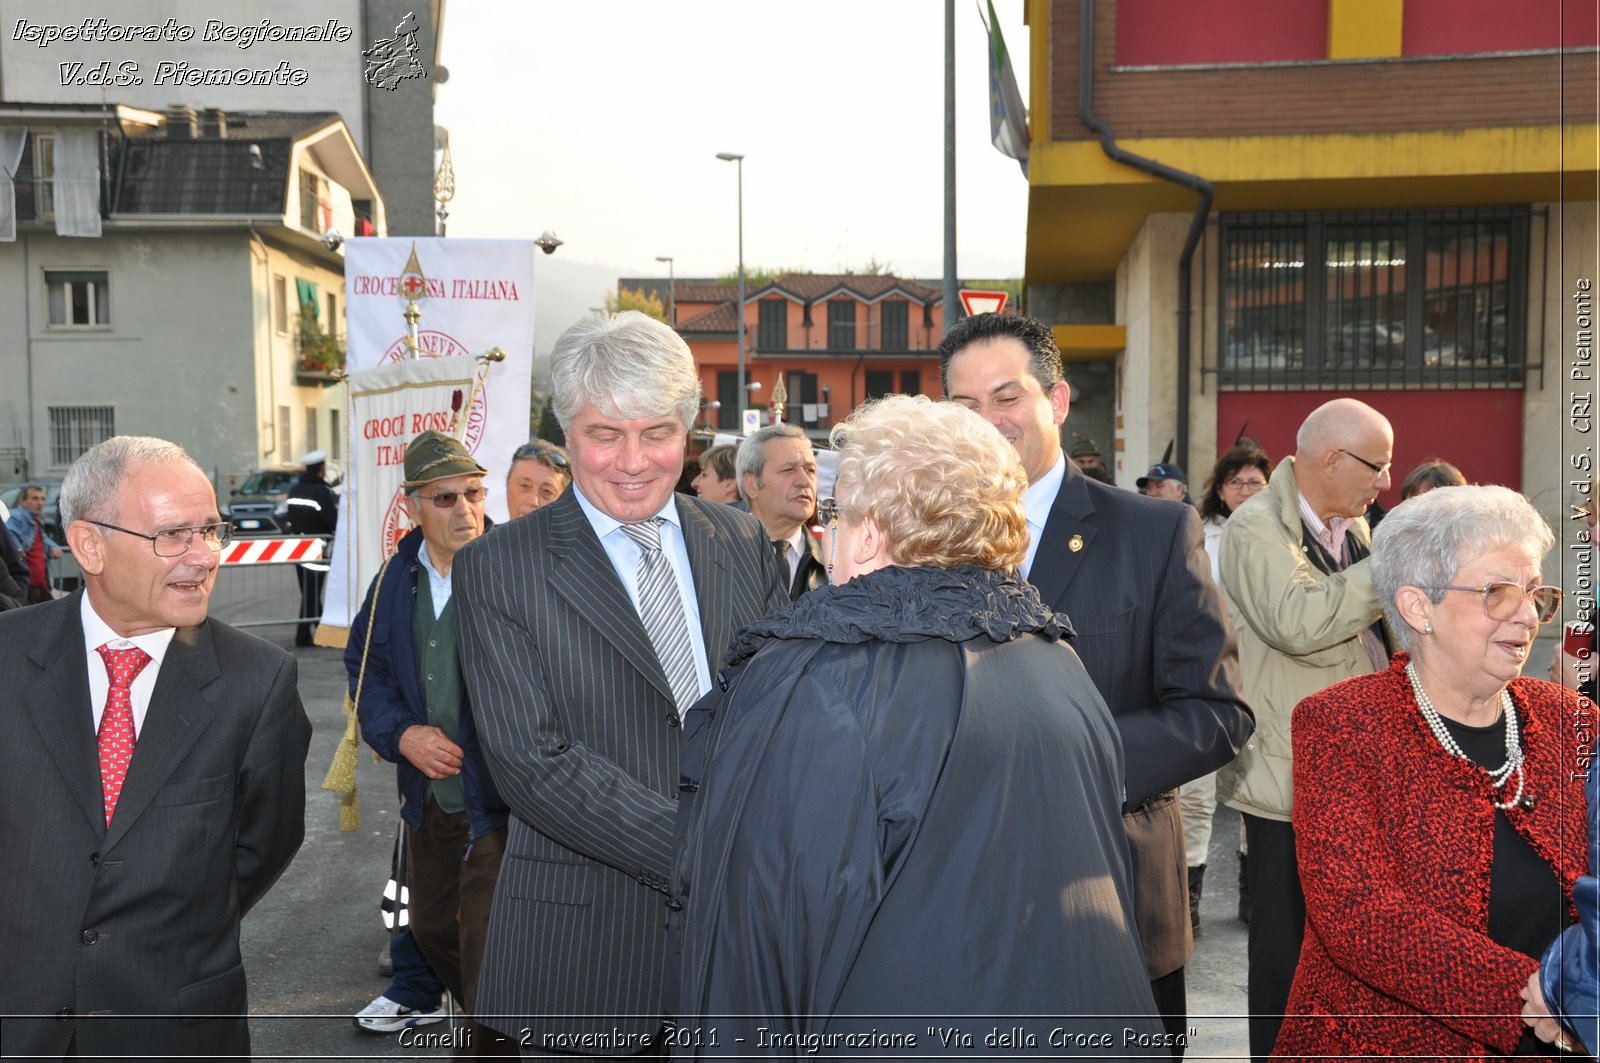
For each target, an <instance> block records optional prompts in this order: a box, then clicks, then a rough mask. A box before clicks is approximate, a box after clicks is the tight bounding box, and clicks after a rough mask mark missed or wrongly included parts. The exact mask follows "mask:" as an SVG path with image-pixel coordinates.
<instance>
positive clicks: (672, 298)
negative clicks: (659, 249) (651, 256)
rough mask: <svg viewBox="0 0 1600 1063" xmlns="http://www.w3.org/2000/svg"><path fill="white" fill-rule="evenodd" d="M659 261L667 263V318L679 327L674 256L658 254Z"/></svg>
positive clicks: (674, 326) (674, 325)
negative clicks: (673, 268) (673, 267)
mask: <svg viewBox="0 0 1600 1063" xmlns="http://www.w3.org/2000/svg"><path fill="white" fill-rule="evenodd" d="M656 261H657V262H665V263H666V264H667V320H668V321H669V322H671V324H672V327H673V328H677V327H678V282H677V281H676V280H675V279H674V277H673V272H672V256H671V255H657V256H656Z"/></svg>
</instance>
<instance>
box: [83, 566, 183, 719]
mask: <svg viewBox="0 0 1600 1063" xmlns="http://www.w3.org/2000/svg"><path fill="white" fill-rule="evenodd" d="M79 616H80V617H81V618H82V620H83V647H84V653H85V656H87V657H88V662H87V663H88V668H89V710H90V712H92V713H93V714H94V733H95V734H99V733H100V717H101V715H102V714H103V713H104V712H105V711H106V695H108V694H110V693H111V677H110V676H109V675H107V674H106V662H105V659H104V658H103V657H101V656H100V647H101V646H105V645H107V644H109V645H110V646H111V648H112V649H114V650H125V649H127V648H128V647H130V646H137V647H139V648H140V649H141V650H143V651H144V652H146V653H148V654H149V655H150V663H149V664H147V665H145V666H144V671H142V672H140V673H139V676H138V678H136V679H135V680H134V681H133V685H132V686H130V687H129V688H128V696H129V698H130V699H131V700H132V701H133V734H134V737H135V738H137V737H138V736H139V735H140V734H141V733H143V731H144V715H145V713H146V712H148V711H149V709H150V695H151V693H152V692H154V691H155V689H156V676H157V675H158V674H160V672H161V659H162V658H163V657H165V656H166V655H167V646H168V645H170V644H171V642H172V634H173V632H175V631H177V628H171V627H166V628H162V629H161V630H160V631H152V632H150V633H149V634H145V635H136V636H134V637H133V638H131V639H125V638H123V637H122V636H121V635H119V634H117V633H116V632H115V631H112V630H111V627H110V625H108V624H107V623H106V622H105V621H104V620H101V619H100V614H99V613H97V612H95V611H94V606H93V605H92V604H90V602H89V595H88V593H87V592H85V593H84V595H83V604H82V607H81V608H80V609H79Z"/></svg>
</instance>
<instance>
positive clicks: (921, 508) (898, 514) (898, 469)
mask: <svg viewBox="0 0 1600 1063" xmlns="http://www.w3.org/2000/svg"><path fill="white" fill-rule="evenodd" d="M829 441H830V442H831V443H832V444H833V446H834V447H835V449H837V450H838V451H839V476H838V480H837V481H836V483H835V487H834V495H835V499H836V501H837V502H838V505H839V510H840V512H841V513H842V514H844V515H846V516H849V517H852V518H855V519H860V518H862V517H871V518H872V520H873V522H874V523H876V524H877V525H878V527H879V528H880V529H881V530H882V531H883V534H884V538H885V539H886V541H887V543H888V548H889V556H890V557H891V558H892V559H893V561H894V563H895V564H897V565H905V566H910V567H926V568H952V567H954V566H956V565H977V566H980V567H982V568H989V569H1014V568H1016V567H1017V566H1018V565H1020V564H1022V560H1023V558H1024V557H1026V556H1027V552H1028V522H1027V518H1026V517H1025V516H1024V514H1023V510H1022V493H1023V492H1024V491H1025V490H1027V487H1028V475H1027V473H1026V472H1024V471H1023V468H1022V464H1021V463H1020V462H1019V461H1018V460H1017V452H1016V451H1015V450H1014V449H1012V446H1011V444H1010V443H1007V442H1006V441H1005V438H1004V437H1003V436H1001V435H1000V433H999V432H996V431H995V429H994V426H993V425H991V424H989V422H987V421H985V420H984V419H983V418H981V417H979V416H978V415H977V414H976V413H973V412H972V411H971V410H969V409H967V408H966V407H964V406H958V405H956V404H955V403H953V402H934V401H933V400H931V399H929V398H928V397H927V396H926V395H915V396H911V395H891V396H889V397H888V398H884V399H879V400H878V401H876V402H869V403H867V404H866V405H864V406H861V407H858V408H857V409H856V411H855V412H854V413H852V414H851V415H850V417H849V418H848V419H847V420H846V421H844V422H843V423H842V424H839V425H838V426H836V427H835V428H834V429H833V431H832V432H831V433H830V434H829Z"/></svg>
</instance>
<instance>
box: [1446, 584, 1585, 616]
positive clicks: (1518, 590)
mask: <svg viewBox="0 0 1600 1063" xmlns="http://www.w3.org/2000/svg"><path fill="white" fill-rule="evenodd" d="M1422 589H1423V590H1425V591H1468V592H1471V593H1472V594H1481V595H1483V612H1484V615H1485V616H1487V617H1488V618H1489V619H1490V620H1510V619H1512V618H1513V617H1515V616H1516V615H1517V610H1519V609H1521V608H1522V603H1523V601H1524V600H1525V599H1532V600H1533V608H1534V611H1535V612H1536V613H1537V614H1538V616H1539V623H1541V624H1548V623H1549V622H1550V621H1551V620H1553V619H1555V615H1556V613H1557V612H1559V611H1560V609H1561V588H1559V587H1550V586H1540V587H1524V586H1523V585H1522V584H1520V583H1512V582H1510V581H1503V582H1500V583H1489V584H1485V585H1484V586H1482V587H1458V586H1456V585H1455V584H1453V583H1444V584H1439V585H1438V586H1433V587H1423V588H1422Z"/></svg>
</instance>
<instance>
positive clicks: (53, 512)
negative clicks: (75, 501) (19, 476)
mask: <svg viewBox="0 0 1600 1063" xmlns="http://www.w3.org/2000/svg"><path fill="white" fill-rule="evenodd" d="M28 484H38V485H40V486H41V487H43V488H44V513H42V514H41V515H40V516H41V518H42V519H43V520H44V533H45V534H46V535H48V536H50V538H51V539H52V540H54V541H55V542H58V543H60V544H62V545H63V546H65V545H66V542H67V537H66V536H65V535H64V534H62V528H61V481H60V480H23V481H21V482H19V483H14V484H8V485H7V486H5V487H0V502H4V503H5V507H6V509H8V510H10V511H11V512H13V513H15V512H16V511H17V499H19V498H21V497H22V489H23V488H24V487H25V486H27V485H28Z"/></svg>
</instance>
